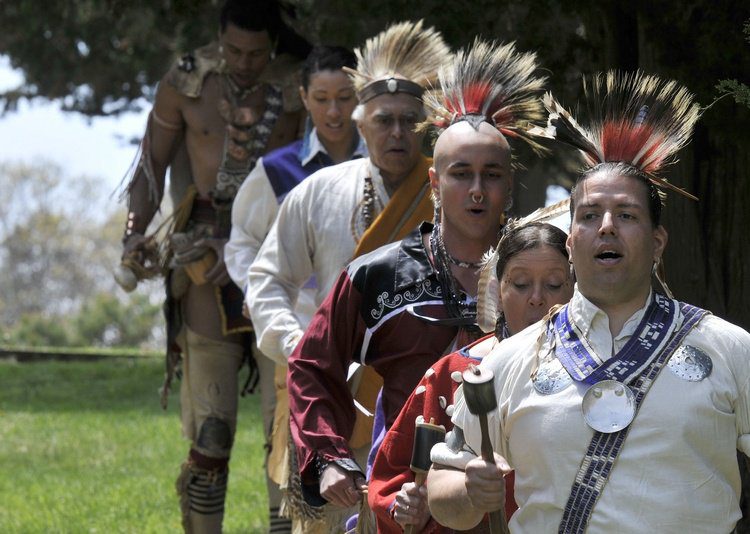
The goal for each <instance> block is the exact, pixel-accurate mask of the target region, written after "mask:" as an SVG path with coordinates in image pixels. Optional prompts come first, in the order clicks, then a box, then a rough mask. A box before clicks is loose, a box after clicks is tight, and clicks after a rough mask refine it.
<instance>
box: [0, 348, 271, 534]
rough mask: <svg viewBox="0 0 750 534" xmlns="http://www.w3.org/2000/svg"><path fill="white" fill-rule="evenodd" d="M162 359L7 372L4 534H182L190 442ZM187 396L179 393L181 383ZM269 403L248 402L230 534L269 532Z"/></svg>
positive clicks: (1, 450)
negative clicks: (181, 500) (183, 478)
mask: <svg viewBox="0 0 750 534" xmlns="http://www.w3.org/2000/svg"><path fill="white" fill-rule="evenodd" d="M162 375H163V363H162V362H161V361H159V360H151V359H140V360H138V361H99V362H90V363H62V362H47V363H26V364H14V363H5V362H2V363H0V532H2V533H26V532H29V533H35V532H44V533H48V532H65V533H67V532H72V533H78V532H106V533H110V532H123V533H130V532H137V533H140V532H154V533H162V532H181V526H180V513H179V506H178V502H177V497H176V495H175V491H174V480H175V479H176V478H177V475H178V472H179V466H180V464H181V463H182V461H183V459H184V458H185V457H186V454H187V450H188V445H189V443H188V442H187V441H186V440H185V439H184V438H182V436H181V433H180V424H179V417H178V412H179V408H178V398H177V394H176V392H173V394H172V395H171V398H170V406H169V409H168V410H167V411H166V412H165V411H162V409H161V407H160V406H159V399H158V395H157V389H158V387H159V386H160V385H161V379H162ZM175 386H176V387H175V388H174V389H177V388H178V387H179V384H175ZM259 406H260V403H259V399H258V398H257V397H255V396H250V397H246V398H243V399H241V400H240V416H239V421H238V432H237V436H236V441H235V447H234V451H233V454H232V463H231V466H230V467H231V474H230V479H229V491H228V494H227V505H226V514H225V518H224V527H225V532H227V533H256V532H263V531H264V530H266V528H267V518H266V507H267V504H266V488H265V479H264V476H263V467H262V460H263V447H262V443H263V438H262V429H261V423H260V411H259Z"/></svg>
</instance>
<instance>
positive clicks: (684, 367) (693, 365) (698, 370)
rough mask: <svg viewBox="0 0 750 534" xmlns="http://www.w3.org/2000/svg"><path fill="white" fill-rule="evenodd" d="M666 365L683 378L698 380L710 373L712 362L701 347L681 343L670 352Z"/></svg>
mask: <svg viewBox="0 0 750 534" xmlns="http://www.w3.org/2000/svg"><path fill="white" fill-rule="evenodd" d="M667 367H669V370H670V371H672V372H673V373H674V374H676V375H677V376H679V377H680V378H682V379H683V380H687V381H689V382H700V381H701V380H703V379H704V378H706V377H707V376H709V375H710V374H711V371H713V368H714V363H713V361H712V360H711V356H709V355H708V354H706V353H705V352H703V351H702V350H701V349H699V348H696V347H692V346H690V345H683V346H682V347H680V348H679V349H677V350H676V351H675V352H674V354H672V357H671V358H670V359H669V362H668V363H667Z"/></svg>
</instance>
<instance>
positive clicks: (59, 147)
mask: <svg viewBox="0 0 750 534" xmlns="http://www.w3.org/2000/svg"><path fill="white" fill-rule="evenodd" d="M22 81H23V73H22V72H21V71H18V70H13V69H12V68H11V67H10V62H9V60H8V58H7V56H3V55H0V91H3V90H7V89H9V88H13V87H16V86H17V85H18V84H19V83H20V82H22ZM143 107H144V110H143V111H142V112H140V113H123V114H121V115H119V116H118V117H98V118H93V119H90V118H87V117H84V116H83V115H81V114H78V113H64V112H62V111H60V104H59V103H58V102H49V101H46V100H41V99H39V100H35V101H32V102H28V101H23V102H20V103H19V106H18V110H17V111H14V112H10V113H6V114H5V115H4V116H0V163H6V162H25V163H32V162H34V161H40V160H41V159H42V158H44V159H46V160H47V161H52V162H54V163H57V164H58V165H60V167H61V168H62V170H63V174H64V176H66V177H67V178H73V179H74V178H75V177H77V176H81V175H86V176H89V177H93V178H101V179H102V180H103V181H104V182H105V184H106V187H107V189H108V190H114V189H115V188H116V187H117V186H118V184H119V183H120V181H121V180H122V178H123V176H124V175H125V173H126V172H127V171H128V169H129V168H130V165H131V163H132V161H133V158H134V157H135V154H136V151H137V148H138V147H137V146H136V145H133V144H130V142H129V140H130V139H133V138H140V136H141V135H142V134H143V131H144V129H145V125H146V118H147V115H148V110H149V109H150V105H149V104H148V103H144V106H143ZM565 196H567V191H565V189H563V188H562V187H557V186H551V187H550V188H549V189H548V191H547V204H551V203H554V202H556V201H558V200H561V199H562V198H565ZM551 222H552V223H553V224H555V225H557V226H560V227H562V228H563V229H565V230H567V225H568V220H567V218H566V217H562V218H561V219H560V220H559V221H558V220H554V221H551Z"/></svg>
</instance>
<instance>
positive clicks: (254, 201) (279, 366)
mask: <svg viewBox="0 0 750 534" xmlns="http://www.w3.org/2000/svg"><path fill="white" fill-rule="evenodd" d="M356 62H357V60H356V58H355V56H354V53H353V52H352V51H351V50H348V49H346V48H342V47H338V46H316V47H315V48H313V49H312V51H311V52H310V54H309V55H308V56H307V59H306V60H305V62H304V63H303V65H302V70H301V76H300V78H301V85H300V87H299V93H300V97H301V99H302V102H303V104H304V106H305V108H306V110H307V112H308V119H307V126H306V129H305V135H304V137H303V138H302V139H300V140H298V141H295V142H293V143H291V144H289V145H286V146H284V147H282V148H279V149H277V150H274V151H273V152H270V153H269V154H267V155H266V156H264V157H262V158H260V159H259V160H258V163H257V164H256V165H255V167H254V168H253V170H252V171H251V172H250V174H249V175H248V177H247V178H246V179H245V181H244V182H243V184H242V186H241V187H240V189H239V191H238V192H237V196H236V197H235V200H234V205H233V207H232V231H231V235H230V239H229V242H228V243H227V244H226V245H225V247H224V261H225V262H226V265H227V270H228V271H229V274H230V276H231V277H232V279H233V280H234V282H235V283H236V284H237V286H239V287H240V288H242V289H243V292H244V293H247V284H248V280H247V271H248V269H249V268H250V264H251V263H252V262H253V260H254V259H255V256H256V255H257V254H258V250H259V249H260V246H261V244H262V243H263V240H264V239H265V237H266V234H267V233H268V231H269V230H270V228H271V225H272V224H273V222H274V220H275V219H276V214H277V213H278V210H279V204H281V201H282V200H283V199H284V197H285V196H286V195H287V193H289V191H290V190H291V189H292V188H293V187H294V186H296V185H297V184H298V183H300V182H301V181H302V180H304V179H305V178H307V177H308V176H310V175H311V174H312V173H314V172H315V171H317V170H319V169H321V168H323V167H327V166H329V165H333V164H336V163H341V162H343V161H347V160H350V159H353V158H358V157H363V156H367V148H366V147H365V144H364V142H363V141H362V140H361V138H360V137H359V135H358V133H357V129H356V127H355V126H354V123H353V121H352V118H351V115H352V111H353V110H354V108H355V106H356V105H357V97H356V94H355V92H354V88H353V87H352V83H351V80H350V79H349V76H348V75H347V74H346V73H344V71H343V70H342V69H343V67H355V66H356ZM314 297H315V293H314V287H313V286H311V285H310V284H308V286H306V287H305V288H304V289H303V290H302V291H300V294H299V298H298V300H297V305H296V308H295V312H296V314H297V316H298V317H301V318H303V319H305V320H307V321H309V319H310V317H312V315H313V313H314V312H315V308H316V307H315V301H314ZM253 351H254V356H255V361H256V363H257V364H258V370H259V375H260V378H259V381H260V390H261V398H262V400H261V405H262V411H263V427H264V431H265V432H266V437H267V440H268V444H269V445H272V446H271V454H270V456H269V458H268V471H269V477H270V480H269V481H268V494H269V508H270V522H271V529H272V531H273V532H285V531H288V529H289V521H288V520H286V519H281V518H279V517H278V507H279V504H280V500H281V495H280V493H279V486H278V484H279V483H282V485H283V483H285V481H286V475H285V473H284V468H285V466H286V463H287V461H286V457H285V453H286V440H287V436H288V427H289V422H288V421H289V409H288V402H287V392H286V380H285V377H286V358H284V357H280V356H282V355H280V354H261V353H260V352H259V351H258V350H257V348H256V346H255V343H253ZM274 362H276V363H274ZM274 376H275V377H276V378H275V379H274ZM277 402H278V404H277ZM272 429H273V434H272V433H271V431H272Z"/></svg>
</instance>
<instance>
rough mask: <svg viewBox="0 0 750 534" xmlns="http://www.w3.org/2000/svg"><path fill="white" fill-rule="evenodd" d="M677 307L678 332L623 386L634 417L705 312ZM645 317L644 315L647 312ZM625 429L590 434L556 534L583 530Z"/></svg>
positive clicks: (614, 459)
mask: <svg viewBox="0 0 750 534" xmlns="http://www.w3.org/2000/svg"><path fill="white" fill-rule="evenodd" d="M657 296H660V295H657ZM680 308H681V310H682V315H683V322H682V326H681V327H680V329H679V330H678V331H677V332H676V333H675V334H674V336H673V337H672V339H671V340H670V341H669V343H668V344H667V346H666V347H665V348H664V349H663V350H661V351H660V352H659V353H658V355H657V356H656V357H655V358H653V359H652V360H651V361H650V362H649V363H648V364H647V365H646V367H645V369H644V370H643V371H642V372H641V373H640V374H639V375H638V376H637V377H636V378H635V381H634V382H633V385H632V386H627V385H625V386H623V387H630V388H631V389H632V391H633V393H634V396H635V410H636V414H637V412H638V409H639V408H640V406H641V404H642V403H643V399H644V398H645V397H646V393H648V390H649V389H650V388H651V385H652V384H653V383H654V381H655V380H656V378H657V376H658V375H659V372H660V371H661V370H662V368H663V367H664V365H665V364H666V363H667V361H669V358H670V356H671V355H672V354H673V353H674V352H675V350H677V348H678V347H679V346H680V344H681V343H682V341H683V340H684V339H685V336H687V335H688V333H689V332H690V331H691V330H692V329H693V327H695V325H697V324H698V323H699V322H700V320H701V319H703V317H704V316H705V315H706V314H707V313H708V312H707V311H706V310H702V309H700V308H697V307H695V306H691V305H690V304H685V303H680ZM646 315H648V312H647V314H646ZM623 350H624V348H623ZM621 352H622V351H621ZM629 430H630V425H628V426H626V427H625V428H623V429H622V430H620V431H618V432H612V433H603V432H599V431H595V432H594V436H593V437H592V438H591V443H589V446H588V449H587V450H586V455H585V456H584V458H583V461H582V462H581V465H580V467H579V468H578V473H576V477H575V480H574V482H573V486H572V488H571V490H570V496H569V497H568V502H567V503H566V504H565V510H564V512H563V517H562V520H561V521H560V526H559V528H558V534H562V533H564V534H574V533H575V534H578V533H583V532H585V531H586V526H587V525H588V522H589V519H590V518H591V514H592V512H593V510H594V506H595V505H596V502H597V501H598V499H599V496H600V495H601V492H602V489H603V488H604V485H605V484H606V483H607V480H608V479H609V475H610V474H611V472H612V467H613V466H614V463H615V461H616V460H617V457H618V455H619V454H620V451H621V450H622V446H623V444H624V443H625V438H626V437H627V435H628V431H629Z"/></svg>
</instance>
